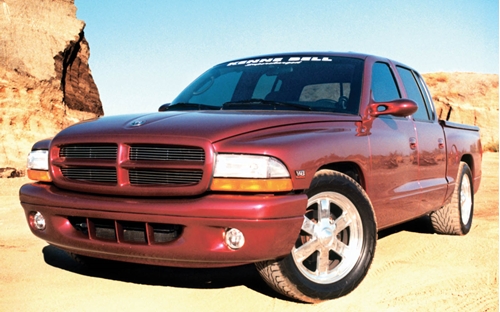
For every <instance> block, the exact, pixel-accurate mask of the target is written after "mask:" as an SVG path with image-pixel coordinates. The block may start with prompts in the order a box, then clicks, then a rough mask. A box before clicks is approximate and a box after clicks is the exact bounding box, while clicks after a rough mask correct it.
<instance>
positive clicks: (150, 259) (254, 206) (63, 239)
mask: <svg viewBox="0 0 500 312" xmlns="http://www.w3.org/2000/svg"><path fill="white" fill-rule="evenodd" d="M20 200H21V205H22V206H23V208H24V211H25V215H26V218H27V220H28V224H29V226H30V229H31V231H32V232H33V234H34V235H36V236H38V237H39V238H41V239H43V240H45V241H47V242H48V243H49V244H51V245H54V246H57V247H59V248H61V249H63V250H66V251H69V252H73V253H76V254H81V255H86V256H91V257H97V258H104V259H110V260H118V261H126V262H136V263H144V264H156V265H168V266H178V267H224V266H232V265H240V264H246V263H252V262H257V261H263V260H268V259H276V258H279V257H283V256H285V255H287V254H288V253H289V252H290V250H291V248H292V246H293V245H294V243H295V241H296V239H297V237H298V235H299V232H300V228H301V225H302V221H303V215H304V213H305V208H306V206H307V196H306V195H304V194H299V195H280V196H273V195H224V194H212V195H207V196H203V197H198V198H183V199H172V198H123V197H108V196H100V195H90V194H82V193H75V192H69V191H64V190H61V189H59V188H57V187H55V186H53V185H50V184H41V183H34V184H26V185H24V186H23V187H21V189H20ZM36 211H38V212H40V213H42V214H43V216H44V217H45V219H46V224H47V225H46V228H45V229H44V230H38V229H36V228H35V227H34V224H33V221H32V218H31V215H32V214H33V213H34V212H36ZM228 228H237V229H239V230H240V231H241V232H242V233H243V234H244V235H245V245H244V246H243V247H242V248H241V249H238V250H231V249H230V248H228V247H227V246H226V245H225V243H224V232H225V230H226V229H228ZM165 229H167V230H166V232H165ZM172 229H176V230H172ZM157 231H158V232H157ZM162 236H163V237H166V236H169V237H170V238H171V239H169V240H164V239H162V238H161V237H162Z"/></svg>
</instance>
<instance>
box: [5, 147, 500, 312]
mask: <svg viewBox="0 0 500 312" xmlns="http://www.w3.org/2000/svg"><path fill="white" fill-rule="evenodd" d="M26 182H28V181H27V180H26V179H25V178H16V179H0V202H1V206H0V311H82V310H84V311H133V310H134V311H137V310H141V311H259V312H265V311H285V310H286V311H289V312H293V311H498V268H499V263H498V256H499V253H498V246H499V242H498V235H499V229H498V198H499V197H498V154H496V153H486V154H485V155H484V160H483V180H482V185H481V188H480V190H479V192H478V193H477V194H476V197H475V214H474V221H473V226H472V230H471V232H470V233H469V234H468V235H466V236H462V237H457V236H445V235H437V234H433V233H432V231H431V230H430V229H429V224H428V219H426V218H421V219H419V220H416V221H413V222H410V223H406V224H403V225H401V226H398V227H396V228H393V229H391V230H389V231H384V232H382V233H380V237H379V240H378V245H377V251H376V253H375V259H374V262H373V264H372V266H371V269H370V271H369V273H368V275H367V277H366V278H365V280H364V281H363V282H362V283H361V285H360V286H359V287H358V288H357V289H355V290H354V291H353V292H352V293H350V294H349V295H347V296H345V297H342V298H340V299H336V300H331V301H328V302H324V303H320V304H316V305H310V304H302V303H296V302H292V301H289V300H287V299H286V298H283V297H281V296H278V295H276V294H275V293H274V292H272V291H271V290H270V289H269V288H268V287H267V286H266V285H265V284H264V282H262V281H261V279H260V277H259V275H258V273H257V272H256V270H255V268H254V267H253V265H247V266H241V267H235V268H228V269H178V268H164V267H151V266H143V265H135V264H119V263H118V264H113V265H111V266H110V267H108V268H107V269H105V270H104V269H103V270H90V269H86V268H85V267H82V266H80V265H78V264H76V263H75V262H73V261H72V260H71V258H70V257H69V256H67V255H66V254H65V253H64V252H62V251H61V250H59V249H57V248H54V247H51V246H49V245H48V244H47V243H45V242H44V241H41V240H40V239H38V238H36V237H35V236H33V235H32V234H31V232H30V230H29V229H28V226H27V224H26V220H25V219H24V214H23V210H22V208H21V206H20V204H19V201H18V195H17V192H18V189H19V187H20V186H21V185H22V184H23V183H26Z"/></svg>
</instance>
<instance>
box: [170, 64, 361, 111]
mask: <svg viewBox="0 0 500 312" xmlns="http://www.w3.org/2000/svg"><path fill="white" fill-rule="evenodd" d="M363 67H364V61H363V60H362V59H357V58H348V57H325V56H321V57H313V56H291V57H288V56H286V57H279V58H260V59H249V60H242V61H236V62H229V63H225V64H221V65H218V66H215V67H214V68H212V69H210V70H209V71H207V72H206V73H205V74H203V75H201V76H200V77H199V78H198V79H196V80H195V81H194V82H193V83H191V84H190V85H189V86H188V87H187V88H186V89H185V90H184V91H183V92H182V93H181V94H180V95H179V96H178V97H177V98H176V99H174V101H173V102H172V105H171V106H169V110H170V109H177V108H176V106H175V104H185V103H189V104H202V105H200V107H202V106H205V107H206V106H211V107H213V108H217V109H219V108H223V109H276V107H279V109H294V108H295V110H296V108H297V107H299V106H300V107H305V108H306V109H310V110H312V111H325V112H338V113H347V114H357V113H358V110H359V101H360V96H361V83H362V78H363ZM256 100H258V101H256ZM259 101H260V103H261V104H263V105H259ZM248 102H251V103H248ZM238 103H241V105H239V104H238ZM270 103H279V106H274V107H273V106H270V105H269V104H270ZM283 103H285V104H291V105H281V104H283ZM234 104H238V105H234ZM249 104H251V105H249ZM266 105H267V106H266ZM182 106H183V105H177V107H178V108H179V109H182Z"/></svg>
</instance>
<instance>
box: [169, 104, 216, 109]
mask: <svg viewBox="0 0 500 312" xmlns="http://www.w3.org/2000/svg"><path fill="white" fill-rule="evenodd" d="M166 110H167V111H185V110H220V107H219V106H213V105H207V104H199V103H175V104H172V105H170V106H169V107H168V108H167V109H166Z"/></svg>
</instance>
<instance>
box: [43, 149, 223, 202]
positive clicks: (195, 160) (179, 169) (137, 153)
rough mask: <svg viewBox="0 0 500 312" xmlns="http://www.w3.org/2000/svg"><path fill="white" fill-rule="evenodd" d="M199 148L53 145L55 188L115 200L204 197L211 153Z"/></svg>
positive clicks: (52, 164)
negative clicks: (156, 197) (112, 196)
mask: <svg viewBox="0 0 500 312" xmlns="http://www.w3.org/2000/svg"><path fill="white" fill-rule="evenodd" d="M210 149H211V145H210V144H209V143H205V142H203V146H190V145H185V146H181V145H174V144H153V143H148V144H146V143H118V144H111V143H71V144H67V143H65V144H61V145H57V141H55V142H54V146H53V147H52V151H51V155H56V157H53V158H51V167H52V173H53V181H54V183H55V184H56V185H57V186H58V187H60V188H63V189H68V190H74V191H81V192H86V193H95V194H106V195H118V196H141V197H147V196H189V195H199V194H202V193H203V192H205V191H206V190H207V189H208V187H209V183H210V174H205V173H206V172H208V173H210V172H212V165H213V163H212V161H211V157H213V153H212V152H211V150H210Z"/></svg>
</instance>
